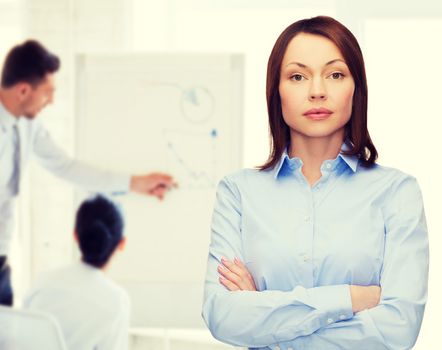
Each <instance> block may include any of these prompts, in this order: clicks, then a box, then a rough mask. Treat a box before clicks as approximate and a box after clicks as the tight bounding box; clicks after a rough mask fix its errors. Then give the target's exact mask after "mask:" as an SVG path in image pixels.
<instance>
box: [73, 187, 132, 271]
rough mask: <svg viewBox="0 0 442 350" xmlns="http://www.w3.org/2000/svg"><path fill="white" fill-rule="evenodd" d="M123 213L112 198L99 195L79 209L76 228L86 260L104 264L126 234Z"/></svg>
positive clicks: (99, 264)
mask: <svg viewBox="0 0 442 350" xmlns="http://www.w3.org/2000/svg"><path fill="white" fill-rule="evenodd" d="M123 227H124V222H123V217H122V215H121V213H120V212H119V210H118V209H117V208H116V206H115V204H113V203H112V202H111V201H110V200H108V199H106V198H104V197H103V196H100V195H98V196H96V197H93V198H90V199H87V200H85V201H84V202H83V203H82V204H81V205H80V207H79V208H78V211H77V216H76V219H75V232H76V234H77V237H78V243H79V246H80V250H81V253H82V259H83V261H84V262H85V263H87V264H89V265H92V266H95V267H98V268H101V267H103V266H104V265H105V264H106V263H107V261H108V260H109V258H110V257H111V255H112V253H113V252H114V250H115V248H116V247H117V245H118V243H120V241H121V239H122V237H123Z"/></svg>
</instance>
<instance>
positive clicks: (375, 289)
mask: <svg viewBox="0 0 442 350" xmlns="http://www.w3.org/2000/svg"><path fill="white" fill-rule="evenodd" d="M350 295H351V303H352V308H353V312H355V313H356V312H359V311H363V310H365V309H371V308H373V307H375V306H377V305H378V304H379V300H380V298H381V287H379V286H356V285H351V286H350Z"/></svg>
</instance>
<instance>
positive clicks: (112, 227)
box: [24, 196, 130, 350]
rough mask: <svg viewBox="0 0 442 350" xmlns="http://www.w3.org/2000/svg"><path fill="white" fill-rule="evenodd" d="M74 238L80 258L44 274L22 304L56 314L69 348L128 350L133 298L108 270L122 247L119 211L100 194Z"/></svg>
mask: <svg viewBox="0 0 442 350" xmlns="http://www.w3.org/2000/svg"><path fill="white" fill-rule="evenodd" d="M75 239H76V241H77V242H78V245H79V247H80V250H81V261H79V262H75V263H74V264H72V265H71V266H68V267H65V268H61V269H58V270H55V271H51V272H48V273H47V274H46V275H44V276H42V278H40V280H39V281H38V282H37V284H36V285H35V286H34V288H33V289H32V291H31V292H30V293H29V294H28V296H27V297H26V300H25V303H24V306H25V307H26V308H29V309H34V310H39V311H44V312H47V313H50V314H52V315H53V316H54V317H55V318H56V319H57V320H58V322H59V324H60V327H61V329H62V331H63V335H64V338H65V341H66V344H67V346H68V349H70V350H102V349H106V350H108V349H118V350H121V349H127V348H128V328H129V309H130V303H129V297H128V295H127V293H126V292H125V291H124V290H123V289H122V288H121V287H119V286H118V285H117V284H116V283H114V282H113V281H112V280H110V279H109V278H108V277H107V276H106V275H105V273H104V270H106V269H107V268H108V267H109V264H110V261H111V260H112V258H113V256H114V255H115V252H116V251H117V250H122V249H123V248H124V244H125V238H124V237H123V217H122V215H121V213H120V212H119V210H118V209H117V208H116V207H115V205H114V204H113V203H112V202H111V201H109V200H107V199H106V198H104V197H102V196H96V197H93V198H91V199H87V200H85V201H84V202H83V203H82V204H81V206H80V208H79V209H78V211H77V216H76V222H75Z"/></svg>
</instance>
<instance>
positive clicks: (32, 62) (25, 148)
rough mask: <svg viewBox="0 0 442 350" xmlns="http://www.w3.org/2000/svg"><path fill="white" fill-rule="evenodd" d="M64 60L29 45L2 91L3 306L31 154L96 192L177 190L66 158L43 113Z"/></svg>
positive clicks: (7, 72) (8, 63) (163, 177)
mask: <svg viewBox="0 0 442 350" xmlns="http://www.w3.org/2000/svg"><path fill="white" fill-rule="evenodd" d="M59 67H60V60H59V58H58V57H57V56H56V55H54V54H52V53H51V52H49V51H48V50H47V49H46V48H45V47H43V46H42V45H41V44H40V43H38V42H37V41H34V40H29V41H26V42H24V43H23V44H21V45H17V46H15V47H13V48H12V49H11V51H10V52H9V53H8V55H7V56H6V60H5V63H4V67H3V72H2V76H1V87H0V304H3V305H12V303H13V293H12V288H11V279H10V273H11V270H10V267H9V266H8V263H7V255H8V250H9V245H10V241H11V235H12V226H13V209H14V208H13V207H14V202H15V198H16V197H17V196H18V194H19V192H20V178H21V175H22V174H23V170H24V168H25V165H26V164H27V162H28V160H29V158H30V156H31V155H35V156H36V158H37V160H39V162H40V163H41V164H42V165H43V166H44V167H45V168H46V169H48V170H49V171H50V172H52V173H53V174H55V175H57V176H59V177H61V178H63V179H66V180H68V181H70V182H72V183H75V184H77V185H79V186H81V187H83V188H84V189H87V190H92V191H97V192H128V191H133V192H138V193H142V194H146V195H152V196H156V197H158V198H159V199H162V198H163V197H164V195H165V193H166V192H167V191H168V190H169V189H170V188H171V187H173V186H174V185H175V183H174V180H173V179H172V177H171V176H169V175H167V174H160V173H152V174H148V175H142V176H129V175H121V174H116V173H113V172H108V171H102V170H98V169H96V168H94V167H91V166H89V165H87V164H84V163H82V162H80V161H78V160H75V159H72V158H70V157H69V156H67V155H66V154H65V153H64V151H63V150H62V149H60V148H59V147H58V146H57V145H56V144H55V143H54V141H53V140H52V138H51V136H50V134H49V133H48V131H47V130H46V129H45V128H44V126H43V124H42V123H40V121H39V120H37V119H36V117H37V115H38V113H39V112H40V111H41V110H42V109H43V108H44V107H46V106H47V105H48V104H49V103H52V100H53V95H54V90H55V84H54V75H55V73H56V72H57V71H58V69H59Z"/></svg>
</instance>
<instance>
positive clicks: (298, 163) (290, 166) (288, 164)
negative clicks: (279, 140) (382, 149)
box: [273, 142, 359, 179]
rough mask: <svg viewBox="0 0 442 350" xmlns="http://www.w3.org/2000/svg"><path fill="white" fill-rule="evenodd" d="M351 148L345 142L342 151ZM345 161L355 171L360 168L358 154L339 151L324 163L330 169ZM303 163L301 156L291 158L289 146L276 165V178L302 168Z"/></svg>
mask: <svg viewBox="0 0 442 350" xmlns="http://www.w3.org/2000/svg"><path fill="white" fill-rule="evenodd" d="M347 150H349V146H348V145H347V144H346V143H345V142H344V143H343V144H342V147H341V151H347ZM341 160H342V161H344V163H345V164H347V166H348V167H349V168H350V169H351V170H352V171H353V172H354V173H355V172H356V170H357V168H358V163H359V159H358V157H356V156H352V155H346V154H342V153H339V155H338V156H337V157H336V158H335V159H333V160H330V161H326V162H328V163H326V162H324V164H323V167H324V165H326V166H327V167H329V170H334V169H336V167H337V166H338V165H339V163H340V161H341ZM328 164H330V166H329V165H328ZM302 165H303V162H302V160H301V158H298V157H293V158H290V157H289V155H288V152H287V147H286V148H285V149H284V152H283V153H282V156H281V159H280V161H279V162H278V164H277V165H276V166H275V168H274V170H273V172H274V178H275V179H277V178H278V177H279V176H284V175H286V174H289V173H293V172H294V171H295V170H297V169H299V168H301V167H302Z"/></svg>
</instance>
